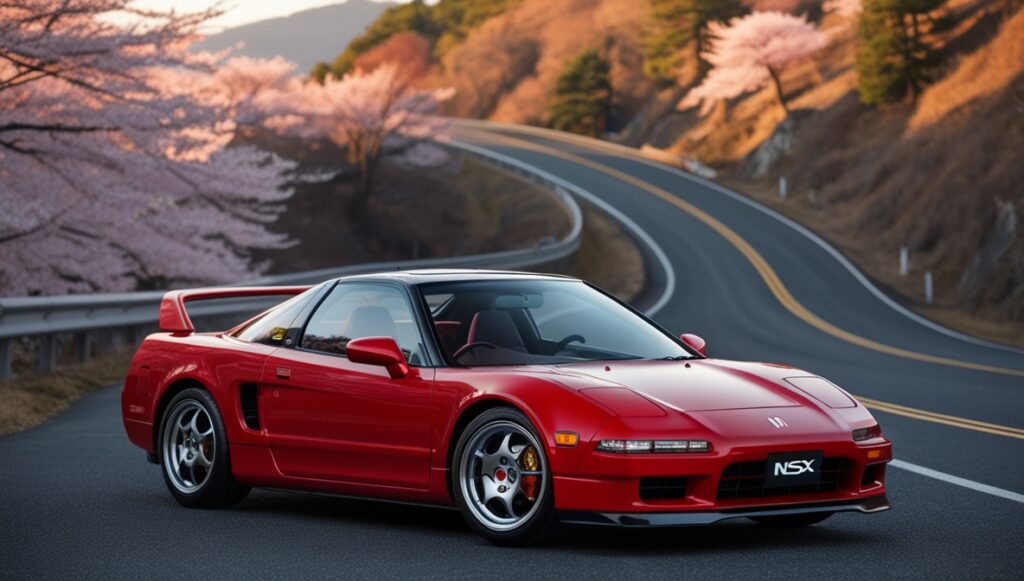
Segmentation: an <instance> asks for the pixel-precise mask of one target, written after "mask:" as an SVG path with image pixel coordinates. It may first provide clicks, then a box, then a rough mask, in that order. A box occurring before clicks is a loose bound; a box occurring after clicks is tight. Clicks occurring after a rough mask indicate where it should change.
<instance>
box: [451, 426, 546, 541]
mask: <svg viewBox="0 0 1024 581" xmlns="http://www.w3.org/2000/svg"><path fill="white" fill-rule="evenodd" d="M540 442H541V440H540V437H539V436H538V435H537V431H536V430H535V429H534V428H533V426H532V425H531V424H530V421H529V419H527V418H526V416H525V415H523V414H522V413H521V412H519V411H518V410H514V409H511V408H494V409H491V410H488V411H486V412H484V413H483V414H481V415H480V416H478V417H477V418H475V419H474V420H473V421H472V422H470V424H469V426H467V427H466V429H465V430H464V431H463V432H462V436H461V437H460V438H459V441H458V444H456V448H455V455H454V458H453V461H452V470H451V477H452V492H453V493H454V496H455V502H456V504H457V505H458V507H459V510H460V511H461V512H462V516H463V518H465V519H466V522H467V523H468V524H469V526H470V527H472V528H473V529H474V530H475V531H476V532H477V533H479V534H480V535H481V536H482V537H484V538H485V539H486V540H488V541H489V542H491V543H494V544H496V545H526V544H530V543H536V542H540V541H542V540H544V539H547V538H549V537H550V536H552V535H553V534H554V532H555V531H556V530H557V528H558V518H557V515H556V514H555V509H554V491H553V490H552V484H551V483H552V477H551V470H550V468H549V467H548V463H547V458H546V454H545V452H544V446H543V445H542V444H541V443H540Z"/></svg>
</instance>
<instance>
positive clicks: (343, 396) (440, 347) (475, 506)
mask: <svg viewBox="0 0 1024 581" xmlns="http://www.w3.org/2000/svg"><path fill="white" fill-rule="evenodd" d="M260 295H296V296H294V297H292V298H291V299H289V300H287V301H285V302H283V303H281V304H279V305H277V306H276V307H274V308H271V309H270V310H268V311H266V312H264V313H263V314H261V315H259V316H257V317H255V318H253V319H251V320H249V321H247V322H245V323H243V324H241V325H239V326H237V327H235V328H233V329H231V330H229V331H225V332H220V333H197V332H195V329H194V327H193V325H192V322H191V321H190V319H189V316H188V314H187V313H186V311H185V304H186V302H187V301H191V300H199V299H209V298H228V297H239V296H260ZM160 326H161V329H162V330H161V332H159V333H156V334H153V335H151V336H149V337H147V338H146V340H145V341H144V342H143V343H142V346H141V347H140V348H139V351H138V353H137V354H136V355H135V358H134V360H133V361H132V364H131V368H130V371H129V374H128V377H127V379H126V381H125V385H124V392H123V395H122V404H123V413H124V425H125V428H126V429H127V431H128V436H129V438H130V439H131V441H132V442H133V443H135V444H136V445H138V446H140V447H142V448H143V449H145V450H146V451H147V452H148V453H149V458H150V460H151V461H153V462H157V463H160V464H162V466H163V474H164V479H165V480H166V483H167V487H168V489H169V490H170V492H171V495H173V496H174V498H175V499H177V500H178V502H180V503H181V504H183V505H185V506H189V507H224V506H229V505H231V504H233V503H236V502H238V501H239V500H241V499H242V498H243V497H245V495H246V494H247V493H248V492H249V490H250V488H251V487H253V486H266V487H275V488H294V489H303V490H310V491H318V492H325V493H334V494H343V495H353V496H365V497H378V498H386V499H392V500H397V501H406V502H416V503H427V504H438V505H452V504H455V505H457V506H458V508H459V509H460V510H461V511H462V514H463V515H464V517H465V519H466V522H467V523H469V525H470V526H471V527H472V528H473V529H475V530H476V531H477V532H479V533H480V534H481V535H482V536H483V537H485V538H486V539H488V540H489V541H491V542H494V543H498V544H523V543H528V542H531V541H536V540H538V539H541V538H544V537H546V536H548V535H549V534H551V533H552V532H553V531H554V530H555V529H556V528H557V525H558V524H559V523H560V522H567V523H590V524H603V525H620V526H672V525H702V524H709V523H713V522H715V521H719V520H722V519H728V518H738V517H746V518H752V519H754V520H756V521H758V522H761V523H765V524H770V525H778V526H801V525H809V524H813V523H816V522H819V521H821V520H823V519H825V518H827V517H828V516H829V515H831V514H833V513H836V512H840V511H858V512H862V513H872V512H877V511H882V510H886V509H888V508H889V502H888V500H887V498H886V490H885V464H886V462H888V461H889V460H890V459H891V458H892V445H891V443H890V442H889V441H888V440H886V439H885V438H884V437H883V436H882V434H881V431H880V429H879V426H878V423H877V422H876V421H875V420H874V418H872V417H871V414H870V413H869V412H868V410H866V409H865V408H864V406H863V405H861V404H859V403H858V402H857V401H856V400H854V399H853V398H852V397H851V396H850V395H849V394H848V393H846V392H845V391H843V390H842V389H840V388H839V387H836V386H835V385H834V384H832V383H830V382H829V381H827V380H825V379H822V378H821V377H818V376H815V375H813V374H811V373H807V372H806V371H801V370H799V369H794V368H791V367H787V366H784V365H776V364H767V363H741V362H736V361H724V360H718V359H713V358H709V357H707V356H706V355H705V353H704V342H703V341H702V340H701V339H700V338H698V337H696V336H694V335H683V336H682V337H679V338H677V337H675V336H673V335H672V334H671V333H669V332H667V331H665V330H664V329H662V328H661V327H659V326H658V325H657V324H655V323H654V322H652V321H650V320H649V319H647V318H646V317H644V316H643V315H642V314H640V313H638V312H636V311H635V310H633V309H632V308H630V307H629V306H628V305H626V304H624V303H623V302H621V301H619V300H617V299H616V298H614V297H612V296H610V295H609V294H607V293H605V292H603V291H601V290H599V289H597V288H595V287H593V286H591V285H589V284H587V283H585V282H582V281H580V280H576V279H572V278H566V277H559V276H544V275H536V274H526V273H515V272H491V271H466V270H463V271H410V272H392V273H385V274H374V275H361V276H351V277H345V278H341V279H337V280H331V281H328V282H325V283H323V284H320V285H317V286H314V287H273V288H216V289H200V290H191V291H174V292H170V293H167V295H166V297H165V298H164V301H163V304H162V306H161V309H160Z"/></svg>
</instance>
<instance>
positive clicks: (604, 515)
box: [559, 494, 892, 527]
mask: <svg viewBox="0 0 1024 581" xmlns="http://www.w3.org/2000/svg"><path fill="white" fill-rule="evenodd" d="M891 508H892V506H891V505H890V504H889V498H888V497H887V496H886V495H884V494H881V495H878V496H871V497H868V498H862V499H859V500H853V501H841V502H815V503H807V504H796V505H787V506H775V507H763V508H735V509H725V510H719V511H687V512H642V513H615V512H577V511H570V512H561V513H559V516H560V518H561V519H562V522H564V523H567V524H582V525H606V526H625V527H684V526H701V525H709V524H712V523H716V522H718V521H722V520H726V519H731V518H756V517H763V516H785V515H793V514H806V513H814V512H828V513H833V512H861V513H868V514H869V513H875V512H882V511H886V510H889V509H891Z"/></svg>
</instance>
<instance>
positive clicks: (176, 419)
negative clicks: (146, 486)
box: [160, 388, 250, 508]
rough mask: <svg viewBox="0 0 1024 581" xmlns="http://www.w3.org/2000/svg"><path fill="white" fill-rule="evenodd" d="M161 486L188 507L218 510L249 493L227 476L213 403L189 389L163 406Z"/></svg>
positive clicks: (225, 441)
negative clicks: (163, 484) (164, 408)
mask: <svg viewBox="0 0 1024 581" xmlns="http://www.w3.org/2000/svg"><path fill="white" fill-rule="evenodd" d="M160 434H161V436H160V460H161V464H162V465H163V472H164V482H166V483H167V489H168V490H169V491H170V492H171V496H173V497H174V499H175V500H177V501H178V502H179V503H181V504H183V505H185V506H187V507H189V508H223V507H228V506H231V505H233V504H236V503H238V502H240V501H241V500H242V499H243V498H245V496H246V495H247V494H249V490H250V488H249V487H248V486H242V485H241V484H239V483H238V482H237V481H236V480H235V477H234V475H233V474H232V473H231V460H230V458H229V455H228V438H227V432H226V430H225V429H224V420H223V418H221V415H220V410H219V409H218V408H217V402H215V401H214V400H213V397H212V396H210V394H209V393H207V392H206V391H203V390H201V389H196V388H189V389H186V390H184V391H182V392H181V393H179V394H178V395H176V396H175V397H174V399H172V400H171V403H169V404H168V405H167V411H166V412H165V413H164V415H163V420H162V422H161V429H160Z"/></svg>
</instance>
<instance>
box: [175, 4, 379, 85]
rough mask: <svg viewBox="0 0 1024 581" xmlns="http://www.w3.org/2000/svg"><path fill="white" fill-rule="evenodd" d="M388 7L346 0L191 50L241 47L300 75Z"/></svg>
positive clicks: (229, 33) (235, 31) (225, 34)
mask: <svg viewBox="0 0 1024 581" xmlns="http://www.w3.org/2000/svg"><path fill="white" fill-rule="evenodd" d="M388 6H389V4H388V3H386V2H371V1H370V0H347V1H346V2H344V3H340V4H332V5H330V6H323V7H320V8H312V9H309V10H303V11H301V12H296V13H295V14H291V15H289V16H284V17H281V18H271V19H268V20H261V21H259V22H253V23H250V24H244V25H242V26H236V27H234V28H229V29H227V30H224V31H222V32H220V33H218V34H214V35H211V36H209V37H208V38H206V39H205V40H203V41H201V42H198V43H196V45H195V49H196V50H209V51H218V50H224V49H226V48H232V47H234V46H236V45H237V44H239V43H244V46H243V47H242V48H241V49H240V50H239V51H238V52H239V53H240V54H244V55H246V56H251V57H259V58H270V57H274V56H277V55H281V56H283V57H285V58H286V59H288V60H290V61H292V62H294V63H297V64H298V65H299V66H298V71H299V72H301V73H303V74H304V73H305V72H307V71H309V70H310V68H312V67H313V64H314V63H316V62H317V61H318V60H321V59H323V58H324V55H330V54H335V53H338V52H340V51H341V50H342V49H344V48H345V45H347V44H348V43H349V41H350V40H352V39H353V38H355V37H356V36H357V35H358V34H360V33H361V32H362V31H363V30H364V29H365V28H366V27H367V26H369V24H370V23H371V22H373V21H374V20H376V19H377V18H378V17H379V16H380V15H381V13H383V12H384V10H386V9H387V8H388Z"/></svg>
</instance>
